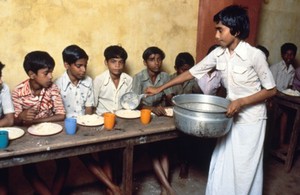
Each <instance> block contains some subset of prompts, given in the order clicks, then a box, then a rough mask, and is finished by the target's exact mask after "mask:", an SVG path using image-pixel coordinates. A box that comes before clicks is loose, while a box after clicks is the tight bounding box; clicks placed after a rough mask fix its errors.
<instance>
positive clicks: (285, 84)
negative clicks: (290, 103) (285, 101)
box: [270, 43, 297, 91]
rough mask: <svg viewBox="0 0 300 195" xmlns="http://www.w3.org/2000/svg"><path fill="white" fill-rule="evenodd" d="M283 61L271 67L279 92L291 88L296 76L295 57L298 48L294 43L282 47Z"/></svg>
mask: <svg viewBox="0 0 300 195" xmlns="http://www.w3.org/2000/svg"><path fill="white" fill-rule="evenodd" d="M280 50H281V57H282V60H281V61H280V62H278V63H277V64H273V65H271V66H270V70H271V72H272V75H273V77H274V80H275V83H276V88H277V89H278V90H279V91H283V90H285V89H288V88H291V87H292V83H293V79H294V76H295V68H294V66H295V57H296V53H297V46H296V45H295V44H293V43H285V44H283V45H282V46H281V49H280Z"/></svg>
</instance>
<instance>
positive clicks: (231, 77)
mask: <svg viewBox="0 0 300 195" xmlns="http://www.w3.org/2000/svg"><path fill="white" fill-rule="evenodd" d="M214 66H216V68H217V70H218V71H220V73H221V78H222V84H223V85H224V87H225V88H226V89H227V99H229V100H236V99H238V98H243V97H247V96H250V95H253V94H255V93H257V92H259V91H260V90H261V89H262V87H263V88H265V89H272V88H274V87H275V82H274V79H273V76H272V73H271V71H270V69H269V66H268V63H267V61H266V57H265V56H264V54H263V53H262V52H261V51H259V50H258V49H256V48H255V47H252V46H251V45H249V44H248V43H246V42H244V41H240V43H239V44H238V45H237V47H236V48H235V50H234V52H233V54H232V55H230V54H229V51H228V49H227V48H226V49H224V48H222V47H218V48H216V49H215V50H213V51H212V52H211V53H210V54H208V55H207V56H206V57H205V58H204V59H203V60H202V61H201V62H199V63H198V64H196V65H195V66H194V67H192V68H191V69H190V70H189V71H190V73H191V74H192V75H193V76H194V77H196V78H197V79H199V78H201V77H202V76H203V75H205V74H206V73H207V72H208V71H209V70H211V69H212V68H213V67H214ZM264 118H266V107H265V103H264V102H262V103H257V104H255V105H249V106H245V107H243V108H242V109H241V111H240V112H239V114H238V115H237V116H236V117H235V122H236V123H252V122H257V121H258V120H260V119H264Z"/></svg>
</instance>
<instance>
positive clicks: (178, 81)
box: [145, 71, 194, 95]
mask: <svg viewBox="0 0 300 195" xmlns="http://www.w3.org/2000/svg"><path fill="white" fill-rule="evenodd" d="M193 78H194V77H193V75H192V74H191V73H190V71H185V72H183V73H182V74H180V75H178V76H177V77H175V78H173V79H172V80H170V81H169V82H167V83H165V84H163V85H161V86H159V87H148V88H147V89H146V91H145V93H146V94H148V95H154V94H157V93H160V92H161V91H163V90H165V89H167V88H169V87H172V86H174V85H177V84H181V83H183V82H185V81H188V80H191V79H193Z"/></svg>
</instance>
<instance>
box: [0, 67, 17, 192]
mask: <svg viewBox="0 0 300 195" xmlns="http://www.w3.org/2000/svg"><path fill="white" fill-rule="evenodd" d="M4 66H5V65H4V64H2V63H1V62H0V127H8V126H12V125H13V124H14V112H15V111H14V105H13V102H12V99H11V95H10V91H9V87H8V86H7V85H6V84H5V83H3V81H2V69H3V68H4ZM7 182H8V169H7V168H2V169H0V194H8V189H7V186H8V183H7Z"/></svg>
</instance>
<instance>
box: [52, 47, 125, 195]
mask: <svg viewBox="0 0 300 195" xmlns="http://www.w3.org/2000/svg"><path fill="white" fill-rule="evenodd" d="M62 57H63V61H64V66H65V68H66V72H65V73H64V74H63V75H62V76H61V77H60V78H58V79H57V80H56V81H55V83H56V84H57V85H58V87H59V88H60V92H61V95H62V99H63V102H64V105H65V109H66V112H67V117H77V116H80V115H84V114H92V113H93V106H94V92H93V90H94V89H93V81H92V79H91V78H90V77H89V76H87V75H86V71H87V64H88V60H89V57H88V55H87V53H86V52H85V51H84V50H83V49H82V48H80V47H79V46H77V45H70V46H68V47H66V48H65V49H64V50H63V52H62ZM79 158H80V159H81V160H82V162H83V163H84V164H85V166H86V167H87V168H88V170H89V171H90V172H91V173H93V174H94V175H95V176H96V177H97V179H99V180H100V181H102V182H103V183H104V184H106V186H108V188H109V189H108V191H110V192H111V193H114V194H118V193H120V189H119V187H118V186H116V185H115V184H113V182H112V178H111V177H110V175H111V174H110V170H109V174H107V173H106V169H102V167H101V166H100V165H99V163H98V162H97V161H96V160H95V159H94V158H93V156H92V155H91V154H86V155H81V156H79ZM103 161H105V160H103Z"/></svg>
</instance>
